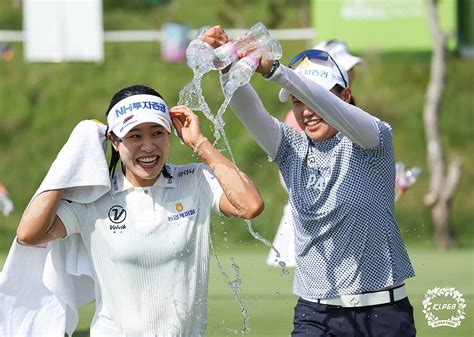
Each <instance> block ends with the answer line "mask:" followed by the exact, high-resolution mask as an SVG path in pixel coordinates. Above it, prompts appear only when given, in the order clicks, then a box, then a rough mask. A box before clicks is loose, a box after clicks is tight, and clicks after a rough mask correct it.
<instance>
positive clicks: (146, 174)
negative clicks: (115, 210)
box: [113, 123, 170, 187]
mask: <svg viewBox="0 0 474 337" xmlns="http://www.w3.org/2000/svg"><path fill="white" fill-rule="evenodd" d="M113 146H114V149H115V150H116V151H117V152H118V153H119V154H120V159H121V160H122V162H123V164H124V165H125V177H126V178H127V179H128V180H129V181H130V183H131V184H132V185H133V186H136V187H145V186H151V185H153V184H154V183H155V181H156V179H158V176H159V175H160V173H161V170H162V169H163V166H164V165H165V161H166V159H167V158H168V154H169V150H170V138H169V133H168V132H167V131H166V130H165V128H163V127H162V126H160V125H158V124H156V123H142V124H139V125H137V126H135V127H134V128H133V129H131V130H130V131H129V132H128V133H127V134H126V135H125V136H124V137H123V138H122V142H113Z"/></svg>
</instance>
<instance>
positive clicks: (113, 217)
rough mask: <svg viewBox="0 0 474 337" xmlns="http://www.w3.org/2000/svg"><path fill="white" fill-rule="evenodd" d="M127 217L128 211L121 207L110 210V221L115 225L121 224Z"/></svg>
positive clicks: (113, 207) (117, 206)
mask: <svg viewBox="0 0 474 337" xmlns="http://www.w3.org/2000/svg"><path fill="white" fill-rule="evenodd" d="M126 217H127V211H126V210H125V209H124V208H123V207H122V206H119V205H114V206H112V207H111V208H110V209H109V220H110V221H112V222H113V223H116V224H117V223H121V222H123V221H124V220H125V218H126Z"/></svg>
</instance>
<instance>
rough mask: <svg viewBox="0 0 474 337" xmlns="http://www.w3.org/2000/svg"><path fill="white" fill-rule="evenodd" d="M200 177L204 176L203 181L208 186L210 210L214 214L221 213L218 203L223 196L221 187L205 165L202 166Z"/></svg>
mask: <svg viewBox="0 0 474 337" xmlns="http://www.w3.org/2000/svg"><path fill="white" fill-rule="evenodd" d="M202 167H203V168H202V175H203V176H204V179H205V181H206V183H207V185H208V186H209V188H210V190H211V194H212V196H211V197H212V201H211V203H212V205H211V207H212V209H213V210H214V212H216V213H222V212H221V210H220V207H219V206H220V201H221V196H222V194H224V191H223V190H222V187H221V185H220V184H219V181H218V180H217V178H216V177H215V176H214V173H212V171H211V169H210V168H209V167H208V166H207V165H204V164H203V165H202Z"/></svg>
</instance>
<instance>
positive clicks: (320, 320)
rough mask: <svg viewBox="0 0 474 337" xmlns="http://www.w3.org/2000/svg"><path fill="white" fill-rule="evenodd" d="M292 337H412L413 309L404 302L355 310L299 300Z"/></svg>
mask: <svg viewBox="0 0 474 337" xmlns="http://www.w3.org/2000/svg"><path fill="white" fill-rule="evenodd" d="M293 326H294V328H293V332H292V334H291V336H292V337H316V336H325V337H328V336H336V337H413V336H416V329H415V322H414V319H413V307H412V306H411V304H410V301H409V300H408V298H404V299H402V300H400V301H396V302H393V303H387V304H381V305H373V306H367V307H359V308H343V307H339V306H335V305H325V304H319V303H313V302H309V301H306V300H303V299H302V298H300V299H299V300H298V303H297V304H296V307H295V317H294V321H293Z"/></svg>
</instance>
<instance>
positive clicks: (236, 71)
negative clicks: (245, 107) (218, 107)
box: [225, 40, 282, 94]
mask: <svg viewBox="0 0 474 337" xmlns="http://www.w3.org/2000/svg"><path fill="white" fill-rule="evenodd" d="M259 56H261V57H263V58H266V59H272V60H279V59H280V58H281V56H282V51H281V45H280V42H278V41H276V40H270V41H269V42H268V43H267V44H266V45H265V46H263V47H260V48H258V49H256V50H254V51H253V52H251V53H250V54H249V55H246V56H245V57H242V58H241V59H240V60H239V61H238V62H237V63H236V64H235V65H233V66H232V68H230V72H229V80H228V81H227V83H226V85H225V93H226V94H232V93H233V92H234V91H235V90H237V88H238V87H240V86H242V85H244V84H246V83H248V82H249V81H250V78H251V77H252V75H253V74H254V73H255V70H257V68H258V65H259V62H258V57H259Z"/></svg>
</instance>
